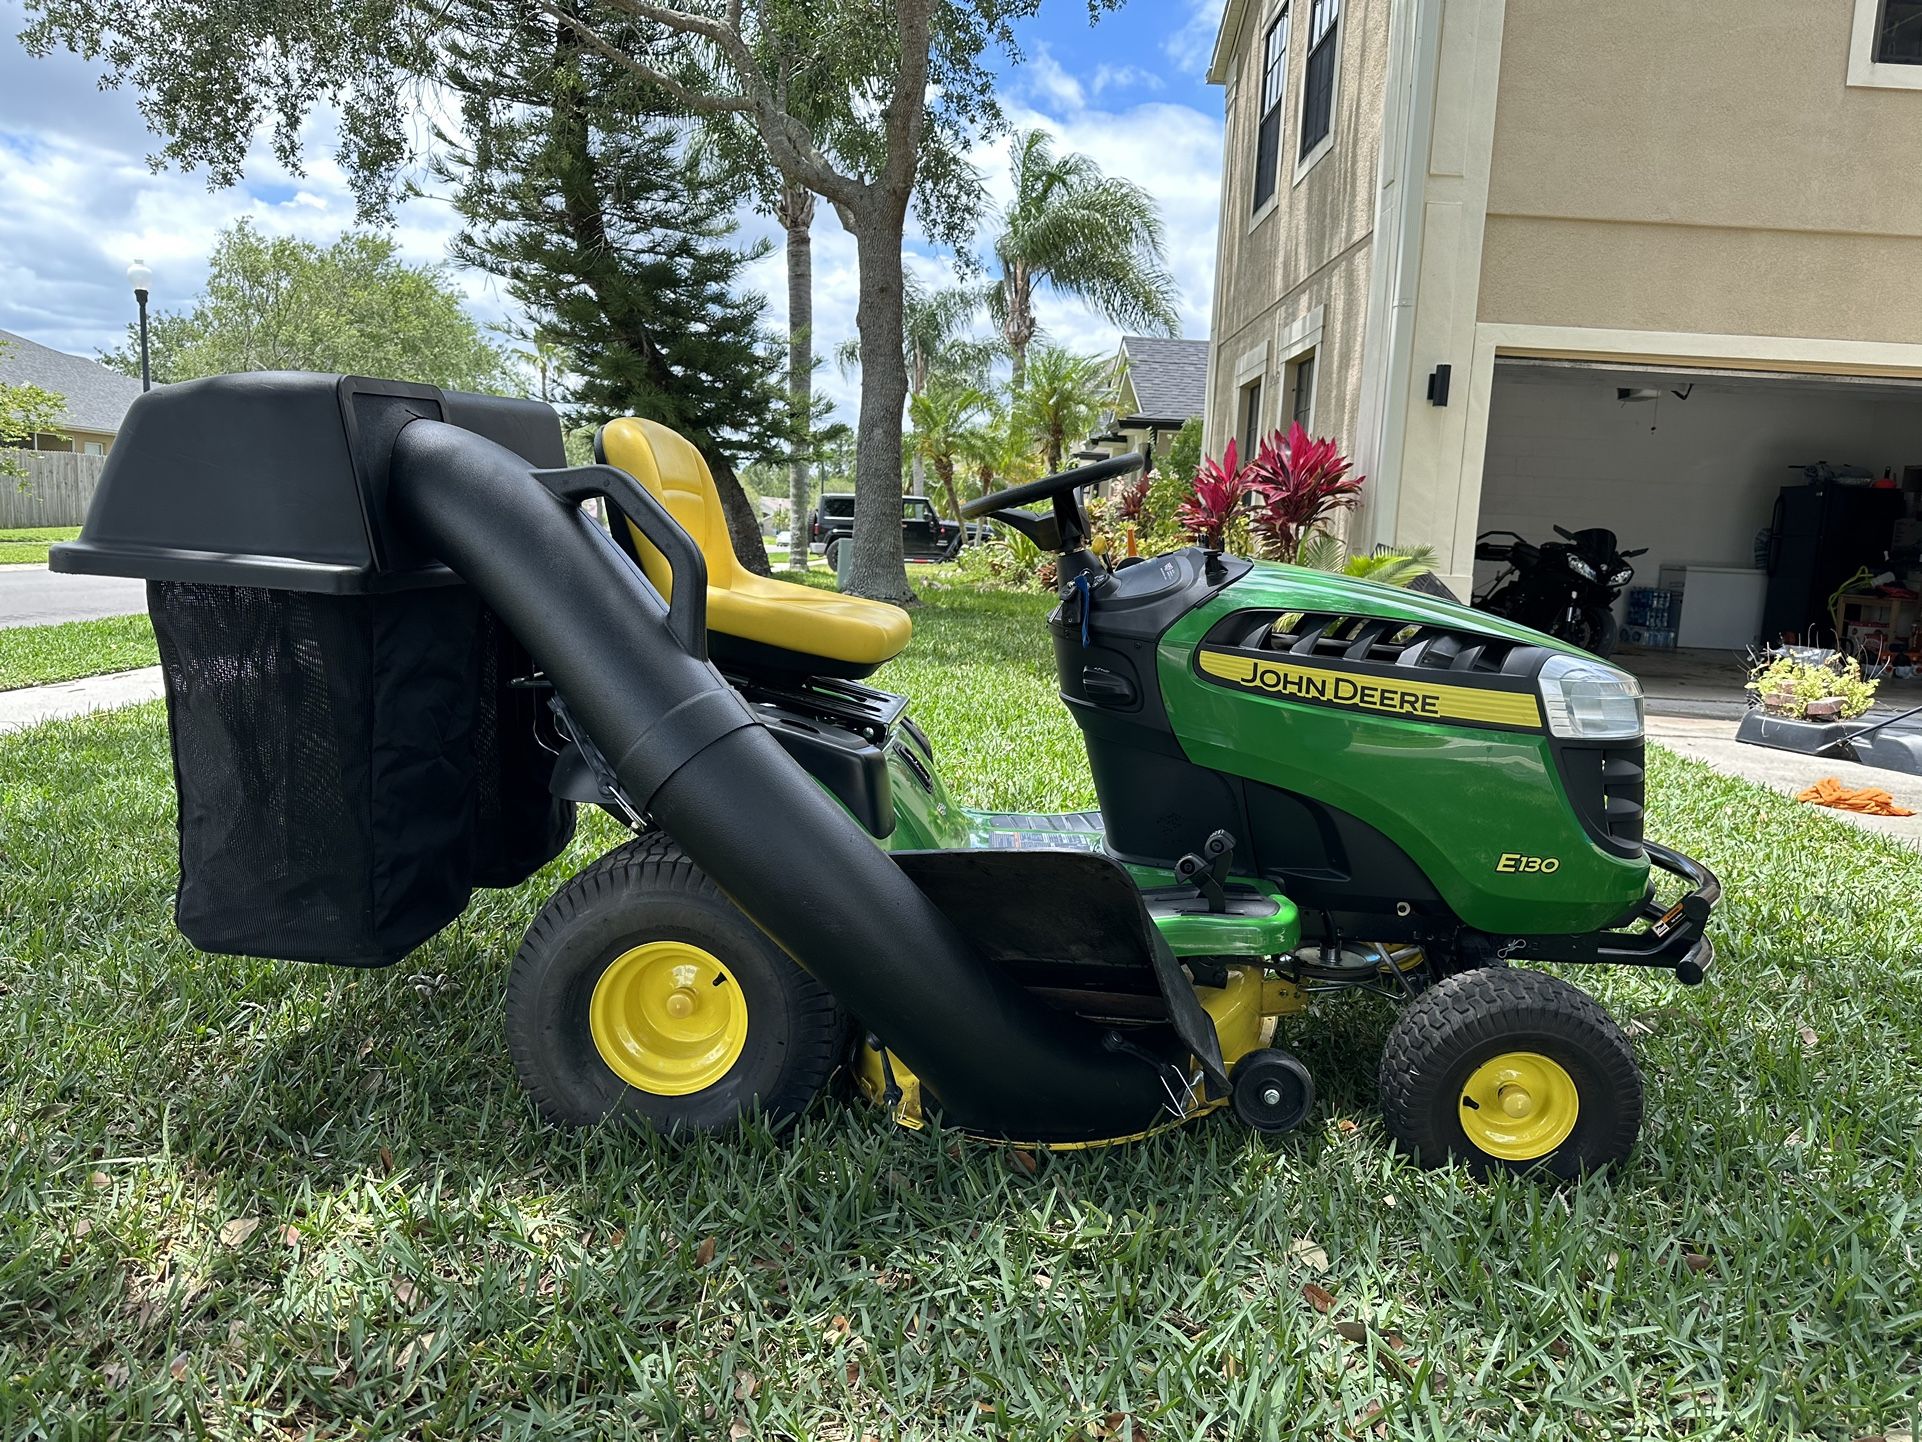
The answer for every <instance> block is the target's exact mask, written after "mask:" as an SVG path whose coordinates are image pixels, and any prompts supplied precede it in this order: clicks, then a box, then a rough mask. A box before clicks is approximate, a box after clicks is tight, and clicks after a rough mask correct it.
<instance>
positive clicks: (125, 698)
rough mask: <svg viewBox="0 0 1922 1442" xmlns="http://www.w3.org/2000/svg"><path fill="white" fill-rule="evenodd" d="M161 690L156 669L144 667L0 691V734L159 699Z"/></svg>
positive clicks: (158, 671)
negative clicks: (77, 679) (136, 669)
mask: <svg viewBox="0 0 1922 1442" xmlns="http://www.w3.org/2000/svg"><path fill="white" fill-rule="evenodd" d="M161 689H162V688H161V680H160V668H159V667H158V666H144V667H142V668H141V669H140V670H138V671H115V672H111V673H109V674H108V675H105V676H88V677H86V678H85V679H84V680H80V681H60V682H57V683H55V684H54V685H52V686H23V687H21V688H20V689H19V690H16V691H0V735H3V734H5V733H6V732H8V731H21V730H24V729H26V728H27V727H29V726H38V725H39V724H40V723H41V722H42V721H65V720H67V719H68V718H69V717H73V716H85V715H86V714H87V713H88V712H90V711H111V710H113V709H114V708H116V707H119V706H132V705H135V704H136V703H138V702H141V701H154V700H157V699H159V697H160V695H161Z"/></svg>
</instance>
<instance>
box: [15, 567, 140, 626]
mask: <svg viewBox="0 0 1922 1442" xmlns="http://www.w3.org/2000/svg"><path fill="white" fill-rule="evenodd" d="M146 609H147V583H146V582H145V581H130V580H126V579H124V578H122V577H119V576H56V575H54V574H53V573H52V572H51V571H49V570H48V569H47V568H46V567H45V566H0V629H4V628H5V627H8V626H47V625H51V624H53V623H54V622H56V621H90V620H92V619H94V618H95V617H97V616H128V615H132V614H134V613H136V612H140V611H145V610H146Z"/></svg>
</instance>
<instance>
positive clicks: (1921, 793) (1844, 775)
mask: <svg viewBox="0 0 1922 1442" xmlns="http://www.w3.org/2000/svg"><path fill="white" fill-rule="evenodd" d="M1735 724H1736V723H1735V722H1734V721H1729V720H1724V719H1722V718H1720V717H1712V716H1663V715H1651V716H1650V717H1649V718H1648V739H1649V740H1650V741H1652V742H1653V743H1655V744H1656V745H1658V746H1666V747H1667V748H1668V749H1669V750H1671V751H1675V752H1679V753H1680V754H1682V755H1683V756H1688V757H1692V758H1693V759H1694V760H1697V761H1701V762H1704V763H1706V764H1707V765H1709V766H1710V767H1713V768H1714V769H1715V770H1717V771H1720V772H1721V773H1722V774H1723V775H1725V776H1738V777H1740V778H1741V779H1742V780H1744V781H1752V782H1754V783H1755V784H1756V785H1758V786H1766V787H1768V788H1769V789H1770V790H1772V791H1779V792H1781V793H1782V794H1783V795H1785V796H1793V795H1795V794H1796V793H1797V792H1798V791H1801V790H1803V789H1805V788H1807V787H1810V786H1813V785H1814V784H1815V783H1816V782H1818V781H1820V780H1821V779H1822V778H1823V777H1825V776H1833V777H1835V778H1836V780H1838V781H1840V782H1841V783H1842V784H1843V785H1844V786H1876V787H1880V788H1881V789H1882V790H1884V791H1886V792H1888V793H1889V794H1890V795H1891V796H1893V797H1894V798H1895V800H1896V802H1897V803H1898V804H1899V805H1902V806H1906V807H1908V808H1909V809H1910V810H1912V811H1916V812H1922V776H1910V775H1908V774H1907V773H1906V772H1902V771H1885V770H1883V769H1882V768H1880V767H1877V766H1858V765H1857V764H1855V763H1854V762H1853V761H1843V760H1839V759H1837V758H1836V757H1833V756H1804V755H1802V754H1801V753H1799V752H1795V751H1774V750H1771V749H1770V748H1768V747H1766V746H1751V745H1749V744H1748V743H1747V742H1746V741H1737V740H1736V739H1735ZM1822 814H1823V815H1825V816H1833V817H1836V818H1837V819H1839V820H1842V821H1846V822H1848V823H1849V824H1850V825H1852V826H1859V827H1861V828H1862V829H1863V830H1864V831H1873V832H1875V833H1876V834H1878V835H1880V836H1888V837H1892V838H1894V839H1895V840H1897V841H1902V842H1906V843H1907V844H1908V845H1910V846H1915V847H1922V815H1917V816H1862V815H1858V814H1857V813H1855V812H1853V811H1837V810H1834V809H1831V808H1825V809H1823V812H1822ZM1657 839H1659V838H1657Z"/></svg>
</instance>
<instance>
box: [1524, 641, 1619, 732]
mask: <svg viewBox="0 0 1922 1442" xmlns="http://www.w3.org/2000/svg"><path fill="white" fill-rule="evenodd" d="M1541 687H1542V709H1543V710H1544V711H1546V712H1547V713H1548V729H1549V730H1550V731H1551V732H1553V733H1554V734H1555V735H1557V736H1561V737H1565V738H1569V739H1572V740H1580V741H1633V740H1635V739H1636V738H1638V737H1639V736H1640V735H1641V734H1642V687H1641V683H1640V682H1638V681H1637V680H1636V679H1635V678H1634V677H1633V676H1631V675H1629V674H1628V673H1627V672H1626V671H1617V670H1616V669H1615V668H1614V667H1613V666H1604V665H1603V664H1602V663H1601V662H1600V661H1583V660H1580V659H1578V658H1577V657H1574V656H1551V657H1549V658H1548V663H1547V664H1546V665H1544V666H1543V667H1542V674H1541Z"/></svg>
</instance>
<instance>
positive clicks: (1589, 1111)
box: [1381, 968, 1642, 1178]
mask: <svg viewBox="0 0 1922 1442" xmlns="http://www.w3.org/2000/svg"><path fill="white" fill-rule="evenodd" d="M1381 1104H1382V1116H1383V1118H1384V1120H1385V1121H1386V1123H1387V1126H1388V1131H1389V1134H1390V1135H1391V1136H1392V1137H1393V1138H1394V1139H1395V1141H1396V1142H1397V1143H1398V1144H1400V1145H1401V1146H1402V1148H1403V1149H1404V1150H1406V1151H1408V1152H1409V1153H1410V1154H1412V1155H1413V1156H1414V1158H1415V1159H1416V1160H1417V1161H1419V1162H1420V1163H1421V1164H1422V1165H1424V1166H1440V1165H1443V1164H1444V1163H1447V1162H1449V1161H1461V1162H1466V1163H1467V1164H1468V1166H1469V1167H1470V1168H1471V1169H1473V1170H1474V1171H1476V1172H1478V1173H1481V1174H1483V1175H1487V1174H1489V1173H1491V1172H1496V1171H1518V1172H1520V1171H1535V1170H1541V1171H1544V1172H1547V1173H1550V1174H1552V1175H1554V1176H1557V1177H1564V1178H1572V1177H1575V1176H1579V1175H1580V1174H1582V1173H1583V1172H1587V1171H1592V1170H1594V1169H1595V1168H1597V1167H1601V1166H1605V1165H1608V1164H1609V1163H1612V1162H1618V1161H1620V1160H1622V1159H1623V1158H1624V1157H1626V1156H1627V1155H1628V1153H1629V1151H1630V1150H1631V1149H1632V1148H1633V1147H1634V1145H1635V1138H1636V1134H1637V1133H1638V1132H1639V1131H1640V1129H1641V1122H1642V1078H1641V1072H1640V1070H1639V1069H1638V1068H1637V1067H1636V1065H1635V1055H1634V1052H1633V1051H1632V1050H1631V1048H1630V1047H1629V1044H1628V1038H1627V1037H1625V1036H1624V1035H1623V1034H1622V1031H1621V1029H1620V1028H1619V1027H1617V1026H1616V1025H1615V1023H1614V1022H1613V1021H1611V1020H1610V1019H1609V1017H1608V1013H1607V1012H1605V1011H1603V1010H1602V1008H1601V1007H1600V1006H1599V1005H1598V1004H1597V1003H1596V1002H1595V1000H1594V999H1593V998H1592V997H1590V996H1589V995H1588V994H1587V993H1586V992H1584V991H1582V990H1580V989H1579V988H1577V987H1573V986H1570V985H1569V984H1568V983H1567V982H1565V981H1561V980H1559V979H1558V978H1556V977H1552V976H1548V975H1545V974H1543V973H1542V972H1538V971H1525V970H1520V969H1513V970H1511V969H1507V968H1496V969H1486V970H1476V971H1467V972H1461V973H1459V974H1457V975H1455V976H1451V977H1448V978H1446V979H1444V980H1442V981H1441V982H1438V983H1437V984H1436V985H1434V986H1433V987H1430V988H1429V989H1428V990H1426V991H1424V992H1423V993H1422V994H1421V995H1420V996H1418V997H1417V998H1416V999H1415V1000H1414V1001H1413V1002H1411V1003H1410V1004H1409V1006H1408V1009H1407V1010H1406V1011H1405V1012H1403V1013H1402V1016H1401V1018H1400V1019H1399V1020H1398V1021H1397V1022H1396V1023H1395V1026H1394V1029H1393V1030H1392V1031H1391V1032H1390V1033H1389V1036H1388V1044H1387V1046H1386V1048H1384V1050H1383V1052H1382V1061H1381Z"/></svg>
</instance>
